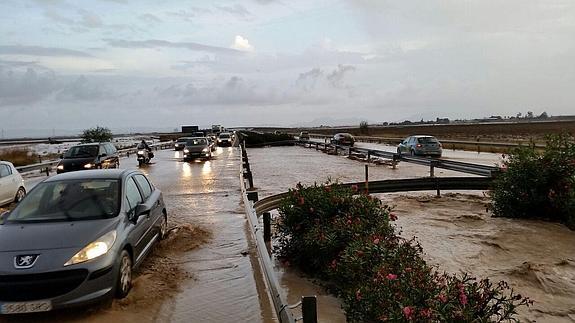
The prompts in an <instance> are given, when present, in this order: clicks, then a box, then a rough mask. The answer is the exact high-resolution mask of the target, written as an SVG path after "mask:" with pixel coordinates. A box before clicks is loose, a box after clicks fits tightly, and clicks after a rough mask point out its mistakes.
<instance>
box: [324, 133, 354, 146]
mask: <svg viewBox="0 0 575 323" xmlns="http://www.w3.org/2000/svg"><path fill="white" fill-rule="evenodd" d="M330 142H331V143H332V144H334V145H344V146H350V147H353V145H354V144H355V138H354V137H353V135H352V134H350V133H336V134H335V135H334V136H333V138H331V140H330Z"/></svg>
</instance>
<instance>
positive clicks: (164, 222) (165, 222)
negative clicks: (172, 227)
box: [160, 212, 168, 240]
mask: <svg viewBox="0 0 575 323" xmlns="http://www.w3.org/2000/svg"><path fill="white" fill-rule="evenodd" d="M167 236H168V216H167V215H166V213H165V212H162V223H161V224H160V240H164V239H166V237H167Z"/></svg>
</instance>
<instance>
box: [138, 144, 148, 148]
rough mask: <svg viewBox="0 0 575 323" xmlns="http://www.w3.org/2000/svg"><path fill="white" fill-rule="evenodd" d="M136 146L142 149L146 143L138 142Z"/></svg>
mask: <svg viewBox="0 0 575 323" xmlns="http://www.w3.org/2000/svg"><path fill="white" fill-rule="evenodd" d="M137 148H138V149H144V148H146V144H144V143H139V144H138V147H137Z"/></svg>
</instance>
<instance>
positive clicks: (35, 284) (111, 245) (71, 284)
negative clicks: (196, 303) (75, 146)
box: [0, 169, 167, 314]
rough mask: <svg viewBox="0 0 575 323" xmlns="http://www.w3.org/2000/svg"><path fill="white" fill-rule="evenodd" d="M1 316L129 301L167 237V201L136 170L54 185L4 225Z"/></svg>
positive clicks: (59, 178) (41, 188) (5, 217)
mask: <svg viewBox="0 0 575 323" xmlns="http://www.w3.org/2000/svg"><path fill="white" fill-rule="evenodd" d="M0 223H1V225H0V304H2V306H0V313H1V314H17V313H29V312H42V311H49V310H52V309H58V308H64V307H69V306H76V305H82V304H87V303H91V302H94V301H97V300H102V299H106V298H110V297H112V296H115V297H117V298H123V297H126V296H127V295H128V293H129V291H130V289H131V287H132V273H133V270H134V269H135V268H137V266H138V265H140V264H141V263H142V261H143V260H144V258H145V256H146V255H147V254H148V253H149V252H150V251H151V250H152V247H153V245H154V243H155V242H157V241H158V240H159V239H162V238H163V237H165V236H166V233H167V212H166V206H165V204H164V200H163V197H162V193H161V192H160V191H159V190H158V189H156V188H155V187H154V186H153V185H151V184H150V182H149V181H148V179H147V178H146V176H145V175H144V174H142V173H141V172H139V171H134V170H119V169H118V170H94V171H90V172H73V173H66V174H60V175H56V176H53V177H50V178H48V179H46V180H44V181H43V182H41V183H40V184H38V185H37V186H36V187H34V188H33V189H32V190H31V191H30V193H29V194H28V195H27V196H26V197H25V198H24V199H23V200H22V201H21V202H20V203H19V204H18V205H17V206H16V208H15V209H14V210H13V211H11V212H7V213H4V214H2V216H1V217H0Z"/></svg>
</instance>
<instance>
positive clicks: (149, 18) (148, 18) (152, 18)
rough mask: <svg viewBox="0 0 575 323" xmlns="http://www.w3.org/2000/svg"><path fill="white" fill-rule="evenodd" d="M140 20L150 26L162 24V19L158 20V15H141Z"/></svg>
mask: <svg viewBox="0 0 575 323" xmlns="http://www.w3.org/2000/svg"><path fill="white" fill-rule="evenodd" d="M138 19H140V20H141V21H143V22H145V23H148V24H157V23H160V22H162V19H160V18H158V17H157V16H156V15H153V14H151V13H146V14H143V15H140V16H138Z"/></svg>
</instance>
